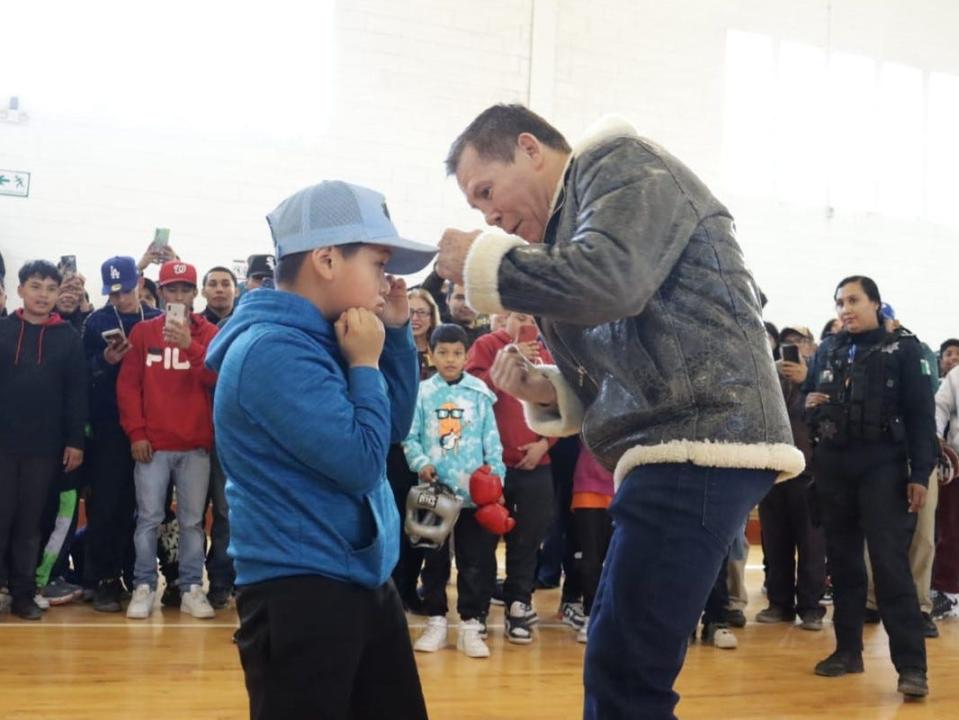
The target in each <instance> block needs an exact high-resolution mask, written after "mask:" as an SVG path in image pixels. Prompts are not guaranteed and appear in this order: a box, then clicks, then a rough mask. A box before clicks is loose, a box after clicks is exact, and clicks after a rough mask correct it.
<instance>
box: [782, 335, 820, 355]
mask: <svg viewBox="0 0 959 720" xmlns="http://www.w3.org/2000/svg"><path fill="white" fill-rule="evenodd" d="M783 345H795V346H796V347H798V348H799V354H800V355H802V356H803V357H804V358H805V359H806V360H807V361H808V360H809V359H810V358H812V356H813V355H815V354H816V343H815V342H813V341H812V340H811V339H810V338H808V337H806V336H805V335H800V334H798V333H796V334H793V333H786V335H784V336H783Z"/></svg>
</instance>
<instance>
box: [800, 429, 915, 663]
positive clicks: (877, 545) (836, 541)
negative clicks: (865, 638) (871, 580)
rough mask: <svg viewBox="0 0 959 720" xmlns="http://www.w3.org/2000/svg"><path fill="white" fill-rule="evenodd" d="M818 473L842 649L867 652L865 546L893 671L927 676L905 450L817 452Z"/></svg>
mask: <svg viewBox="0 0 959 720" xmlns="http://www.w3.org/2000/svg"><path fill="white" fill-rule="evenodd" d="M813 474H814V476H815V478H816V498H817V501H818V503H819V510H820V513H821V516H822V521H823V526H824V528H825V530H826V548H827V552H828V555H829V567H830V571H831V573H832V587H833V603H834V613H833V625H834V627H835V629H836V644H837V647H838V649H839V650H844V651H849V652H861V651H862V626H863V617H864V614H865V609H866V584H867V583H866V563H865V558H864V541H866V542H868V543H869V556H870V559H871V562H872V569H873V574H874V577H875V582H876V601H877V604H878V606H879V614H880V615H881V617H882V622H883V625H884V626H885V629H886V632H887V634H888V635H889V649H890V654H891V655H892V661H893V664H894V665H895V666H896V669H897V670H898V671H900V672H902V671H903V670H907V669H913V670H922V671H925V670H926V645H925V638H924V637H923V628H922V616H921V614H920V612H919V600H918V598H917V597H916V586H915V584H914V583H913V580H912V573H911V572H910V570H909V544H910V542H911V541H912V534H913V531H914V529H915V526H916V516H915V515H914V514H910V513H909V511H908V502H907V499H906V485H907V482H908V479H907V469H906V461H905V457H904V452H903V450H902V449H901V448H900V447H898V446H895V445H891V444H879V443H876V444H869V445H856V446H853V447H849V448H844V449H837V448H830V447H828V446H825V445H820V446H819V447H818V448H817V449H816V455H815V461H814V470H813Z"/></svg>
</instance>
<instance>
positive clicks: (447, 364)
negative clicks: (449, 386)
mask: <svg viewBox="0 0 959 720" xmlns="http://www.w3.org/2000/svg"><path fill="white" fill-rule="evenodd" d="M431 354H432V357H433V364H434V365H435V366H436V371H437V372H438V373H439V374H440V377H441V378H443V379H444V380H446V381H447V382H452V381H453V380H456V379H457V378H459V377H460V375H462V374H463V368H465V367H466V348H465V347H463V343H461V342H453V343H444V342H441V343H436V347H435V348H433V352H432V353H431Z"/></svg>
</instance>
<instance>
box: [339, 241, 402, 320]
mask: <svg viewBox="0 0 959 720" xmlns="http://www.w3.org/2000/svg"><path fill="white" fill-rule="evenodd" d="M390 254H391V253H390V249H389V248H387V247H383V246H381V245H363V246H362V247H360V248H359V249H358V250H356V251H355V252H353V253H351V254H350V255H349V257H346V256H344V255H343V253H342V252H340V249H339V248H336V247H334V248H333V249H332V253H331V255H330V265H329V271H328V272H329V275H328V278H329V281H330V282H329V284H328V285H327V290H326V296H327V299H328V301H329V304H330V312H331V313H332V315H333V317H339V316H340V314H341V313H342V312H343V311H345V310H349V309H350V308H365V309H367V310H369V311H371V312H373V313H375V314H376V315H377V317H381V316H382V315H383V311H384V310H385V309H386V294H387V293H388V292H389V290H390V284H389V282H388V281H387V279H386V264H387V263H388V262H389V260H390Z"/></svg>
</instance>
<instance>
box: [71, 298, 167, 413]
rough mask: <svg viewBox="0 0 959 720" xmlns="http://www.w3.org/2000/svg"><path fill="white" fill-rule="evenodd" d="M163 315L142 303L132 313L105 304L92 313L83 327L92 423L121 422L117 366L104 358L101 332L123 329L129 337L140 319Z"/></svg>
mask: <svg viewBox="0 0 959 720" xmlns="http://www.w3.org/2000/svg"><path fill="white" fill-rule="evenodd" d="M162 314H163V313H162V312H161V311H159V310H157V309H155V308H151V307H150V306H149V305H145V304H141V305H140V309H139V310H138V311H137V312H135V313H129V314H122V313H120V312H118V311H117V310H116V309H115V308H114V306H113V305H110V304H107V305H106V306H105V307H102V308H100V309H99V310H97V311H96V312H94V313H93V314H91V315H90V316H89V317H88V318H87V319H86V321H85V322H84V324H83V333H82V335H83V354H84V355H85V356H86V359H87V367H88V368H89V370H90V420H91V422H114V423H118V424H119V422H120V413H119V410H118V409H117V377H118V376H119V375H120V365H119V364H117V365H111V364H110V363H108V362H107V361H106V360H104V359H103V351H104V350H106V348H107V342H106V340H104V339H103V335H102V333H103V332H105V331H107V330H115V329H116V328H118V327H122V328H123V333H124V334H125V335H126V336H127V337H130V333H131V332H133V327H134V325H136V324H137V323H138V322H140V321H141V320H150V319H152V318H155V317H157V316H158V315H162Z"/></svg>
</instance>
